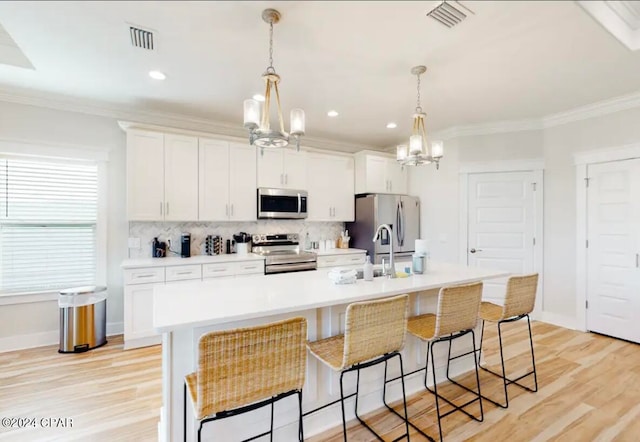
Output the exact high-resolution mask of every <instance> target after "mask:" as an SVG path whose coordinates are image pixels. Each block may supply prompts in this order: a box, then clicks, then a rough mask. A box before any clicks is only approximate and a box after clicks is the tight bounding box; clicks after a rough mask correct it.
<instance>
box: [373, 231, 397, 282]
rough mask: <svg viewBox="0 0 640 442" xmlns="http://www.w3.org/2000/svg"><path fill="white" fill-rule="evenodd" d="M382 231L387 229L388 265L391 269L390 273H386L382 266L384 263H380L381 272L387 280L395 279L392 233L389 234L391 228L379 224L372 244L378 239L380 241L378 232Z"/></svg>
mask: <svg viewBox="0 0 640 442" xmlns="http://www.w3.org/2000/svg"><path fill="white" fill-rule="evenodd" d="M382 229H387V232H388V233H389V241H390V242H389V265H390V267H391V269H390V271H389V272H387V268H386V267H385V265H384V261H382V271H383V272H384V274H385V275H386V276H387V278H395V277H396V263H395V261H394V259H393V233H391V227H389V224H380V225H379V226H378V229H377V230H376V233H375V235H373V242H376V241H377V240H378V239H380V232H381V231H382Z"/></svg>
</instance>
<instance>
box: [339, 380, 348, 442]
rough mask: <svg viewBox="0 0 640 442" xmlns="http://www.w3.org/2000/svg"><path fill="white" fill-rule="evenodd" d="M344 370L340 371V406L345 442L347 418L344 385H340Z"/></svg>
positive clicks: (345, 441)
mask: <svg viewBox="0 0 640 442" xmlns="http://www.w3.org/2000/svg"><path fill="white" fill-rule="evenodd" d="M343 377H344V372H342V373H340V407H341V408H342V436H343V438H344V442H347V418H346V416H345V414H344V387H343V386H342V378H343Z"/></svg>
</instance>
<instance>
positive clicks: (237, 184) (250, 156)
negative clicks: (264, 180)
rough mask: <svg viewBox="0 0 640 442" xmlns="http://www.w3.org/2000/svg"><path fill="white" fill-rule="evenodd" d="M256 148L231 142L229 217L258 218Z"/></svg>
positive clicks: (249, 219)
mask: <svg viewBox="0 0 640 442" xmlns="http://www.w3.org/2000/svg"><path fill="white" fill-rule="evenodd" d="M255 150H256V148H255V147H254V146H249V145H246V144H239V143H229V203H230V208H229V219H231V220H234V221H255V220H256V205H257V204H256V201H257V193H256V188H257V185H256V153H255Z"/></svg>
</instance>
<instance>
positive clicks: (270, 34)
mask: <svg viewBox="0 0 640 442" xmlns="http://www.w3.org/2000/svg"><path fill="white" fill-rule="evenodd" d="M275 71H276V70H275V68H274V67H273V21H270V22H269V67H268V68H267V72H270V73H274V72H275Z"/></svg>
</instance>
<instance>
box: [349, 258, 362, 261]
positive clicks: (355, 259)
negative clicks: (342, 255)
mask: <svg viewBox="0 0 640 442" xmlns="http://www.w3.org/2000/svg"><path fill="white" fill-rule="evenodd" d="M351 261H360V258H351Z"/></svg>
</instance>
